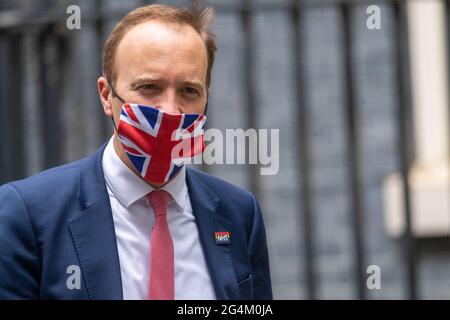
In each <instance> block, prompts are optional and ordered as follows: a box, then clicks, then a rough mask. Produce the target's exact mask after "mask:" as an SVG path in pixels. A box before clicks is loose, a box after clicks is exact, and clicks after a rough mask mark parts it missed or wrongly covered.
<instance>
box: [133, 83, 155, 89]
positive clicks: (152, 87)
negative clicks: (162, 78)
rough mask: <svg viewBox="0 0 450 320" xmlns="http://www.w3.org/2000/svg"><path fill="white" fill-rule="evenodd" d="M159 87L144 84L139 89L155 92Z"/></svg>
mask: <svg viewBox="0 0 450 320" xmlns="http://www.w3.org/2000/svg"><path fill="white" fill-rule="evenodd" d="M157 88H158V87H157V86H156V85H154V84H143V85H142V86H140V87H139V88H138V89H139V90H154V89H157Z"/></svg>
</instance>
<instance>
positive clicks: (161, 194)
mask: <svg viewBox="0 0 450 320" xmlns="http://www.w3.org/2000/svg"><path fill="white" fill-rule="evenodd" d="M148 200H149V202H150V206H151V207H152V209H153V212H154V214H155V216H161V215H165V214H167V207H168V206H169V200H170V194H169V193H168V192H167V191H164V190H154V191H152V192H150V193H149V194H148Z"/></svg>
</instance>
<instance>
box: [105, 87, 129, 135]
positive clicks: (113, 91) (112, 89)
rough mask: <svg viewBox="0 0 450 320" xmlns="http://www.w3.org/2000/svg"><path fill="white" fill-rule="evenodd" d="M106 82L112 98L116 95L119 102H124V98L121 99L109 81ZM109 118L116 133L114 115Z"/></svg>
mask: <svg viewBox="0 0 450 320" xmlns="http://www.w3.org/2000/svg"><path fill="white" fill-rule="evenodd" d="M106 82H107V83H108V85H109V88H110V89H111V93H112V96H113V98H115V97H117V98H118V99H119V100H120V102H122V103H125V100H123V99H122V98H121V97H120V96H119V95H118V94H117V93H116V91H115V90H114V88H113V86H112V85H111V84H110V83H109V81H106ZM111 120H112V123H113V126H114V129H115V130H116V132H117V133H118V132H119V131H118V130H117V127H116V123H115V122H114V116H111Z"/></svg>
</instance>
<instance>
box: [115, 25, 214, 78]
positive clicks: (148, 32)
mask: <svg viewBox="0 0 450 320" xmlns="http://www.w3.org/2000/svg"><path fill="white" fill-rule="evenodd" d="M115 68H116V74H117V80H118V81H120V79H122V80H125V81H127V80H132V78H135V77H138V76H141V75H142V74H147V73H150V74H154V75H157V76H160V77H167V78H180V80H183V79H181V78H196V80H199V81H202V82H205V81H206V70H207V53H206V48H205V45H204V43H203V41H202V39H201V38H200V35H199V34H198V33H197V32H196V31H195V30H194V29H193V28H192V27H191V26H189V25H182V24H174V23H164V22H161V21H156V20H151V21H147V22H144V23H141V24H139V25H137V26H134V27H133V28H132V29H131V30H129V31H128V32H127V33H126V34H125V35H124V37H123V39H122V40H121V41H120V43H119V45H118V48H117V51H116V55H115Z"/></svg>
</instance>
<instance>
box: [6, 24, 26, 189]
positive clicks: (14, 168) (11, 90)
mask: <svg viewBox="0 0 450 320" xmlns="http://www.w3.org/2000/svg"><path fill="white" fill-rule="evenodd" d="M19 50H20V37H19V36H18V34H17V33H14V31H13V32H11V33H8V32H2V33H0V66H1V67H0V105H1V108H0V148H1V149H0V150H1V151H0V183H1V184H2V183H5V182H7V181H10V180H12V179H17V178H20V177H22V175H23V173H24V161H23V156H24V150H23V131H22V130H21V128H22V95H21V92H20V90H21V87H20V84H21V80H22V79H21V77H22V68H21V64H20V63H19V59H20V51H19Z"/></svg>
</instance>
